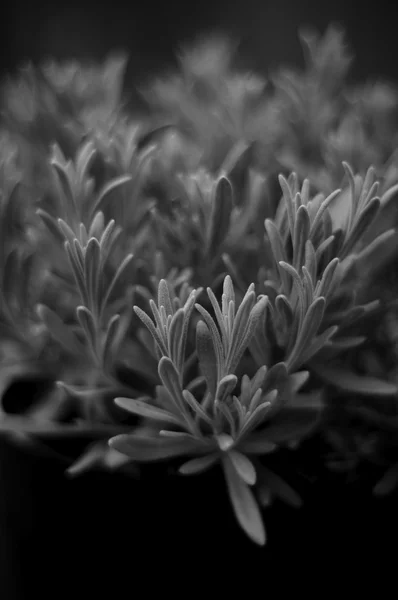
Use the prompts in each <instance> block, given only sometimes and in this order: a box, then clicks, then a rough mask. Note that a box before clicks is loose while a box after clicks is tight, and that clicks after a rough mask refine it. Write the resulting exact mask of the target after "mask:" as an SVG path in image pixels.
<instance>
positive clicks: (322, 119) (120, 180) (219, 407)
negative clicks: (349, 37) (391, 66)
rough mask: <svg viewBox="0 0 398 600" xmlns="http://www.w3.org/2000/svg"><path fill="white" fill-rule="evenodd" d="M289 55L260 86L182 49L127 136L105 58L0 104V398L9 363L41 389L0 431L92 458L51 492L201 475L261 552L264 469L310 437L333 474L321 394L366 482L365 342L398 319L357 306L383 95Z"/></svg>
mask: <svg viewBox="0 0 398 600" xmlns="http://www.w3.org/2000/svg"><path fill="white" fill-rule="evenodd" d="M302 41H303V45H304V48H305V49H306V53H307V54H306V56H307V62H306V66H305V69H304V71H303V73H290V74H289V73H287V72H286V71H283V72H280V73H279V74H274V75H272V77H271V80H272V85H268V84H266V82H265V80H263V79H260V78H257V77H256V76H253V75H251V74H245V73H240V72H237V71H236V70H235V69H234V67H233V64H232V61H231V49H232V47H231V45H230V44H229V43H228V42H227V41H226V40H219V41H217V40H212V41H211V42H208V43H204V44H200V45H198V46H197V47H196V48H194V49H191V51H189V52H188V53H185V55H184V56H183V57H182V58H181V62H180V71H181V72H180V73H178V74H177V75H175V76H173V77H171V76H169V78H166V79H164V80H163V81H159V80H158V81H157V82H155V83H154V84H153V85H152V86H149V87H148V89H147V93H146V97H147V99H148V104H149V106H150V110H149V113H148V115H147V116H146V117H145V118H144V117H142V118H138V117H137V115H131V114H129V113H128V111H127V110H126V109H125V106H124V103H123V98H122V94H121V89H122V73H123V68H124V65H125V59H124V58H121V59H114V60H113V59H110V60H109V61H108V62H107V63H106V64H105V66H102V67H98V68H93V69H88V70H87V69H86V70H85V69H83V68H81V67H79V66H78V65H76V64H72V65H64V66H61V65H56V64H55V63H51V64H50V65H46V66H44V67H42V68H40V69H36V68H33V67H32V68H31V69H30V70H28V71H27V72H26V73H25V75H24V77H22V81H20V82H19V85H20V87H19V89H18V87H17V86H14V85H12V84H11V83H9V84H7V86H6V87H5V91H4V94H3V98H5V100H3V104H4V106H5V111H3V112H5V116H6V119H5V120H4V127H5V134H4V136H2V138H1V141H2V148H4V150H5V151H4V157H2V161H1V164H2V171H1V182H0V185H1V207H0V208H1V217H0V218H1V221H0V225H1V228H2V235H1V257H0V274H1V313H0V316H1V324H2V340H1V344H0V350H1V354H0V356H1V371H2V375H1V376H2V380H3V383H2V390H4V389H5V388H6V387H7V385H8V383H9V382H10V377H12V376H14V374H15V373H14V371H12V372H11V374H10V372H9V371H8V370H7V369H8V366H7V365H8V361H9V359H10V356H12V357H13V363H14V365H15V364H16V365H18V369H22V370H23V368H25V367H23V368H22V365H24V364H26V365H27V367H26V369H27V370H29V369H30V370H31V369H32V368H33V366H35V368H38V369H40V370H41V371H47V372H48V373H49V374H50V375H51V377H52V379H53V381H54V386H53V387H52V389H51V392H50V393H48V394H47V395H46V397H45V398H42V399H41V401H40V402H39V403H38V404H37V405H35V406H32V407H30V408H29V410H28V411H27V412H26V413H25V414H23V415H18V416H16V415H13V414H9V413H7V411H6V410H3V411H2V413H1V414H0V429H1V430H2V431H4V432H8V433H12V432H14V433H17V434H18V436H19V439H22V437H24V439H26V437H27V436H28V437H29V439H31V440H37V441H40V442H41V443H43V441H45V443H46V444H47V445H48V446H50V445H51V440H52V439H55V438H57V437H60V436H61V437H64V438H71V439H73V438H76V437H80V438H82V439H84V440H87V445H86V448H85V450H84V451H83V453H82V454H78V455H76V454H74V455H73V456H72V455H71V456H69V457H68V458H69V465H68V472H69V474H70V475H77V474H79V473H83V472H85V471H86V470H87V469H90V468H94V467H98V466H101V467H102V468H108V469H111V470H112V469H124V470H126V471H128V472H135V473H137V465H140V464H141V463H151V462H157V461H160V462H163V463H166V464H170V465H171V466H172V468H173V469H175V470H176V471H177V472H178V473H179V474H181V475H194V474H198V475H199V474H200V473H202V472H203V471H205V470H207V469H210V468H213V467H214V468H219V469H220V470H221V471H222V473H223V475H224V478H225V481H226V488H227V491H228V494H229V498H230V502H231V505H232V508H233V510H234V512H235V515H236V518H237V521H238V523H239V524H240V526H241V527H242V529H243V530H244V531H245V532H246V534H247V535H248V536H249V537H250V538H251V539H252V540H253V541H254V542H256V543H257V544H260V545H262V544H264V543H265V540H266V532H265V527H264V524H263V522H262V517H261V510H260V508H261V506H264V505H267V504H269V502H270V499H271V498H272V497H280V498H282V499H284V500H285V501H287V502H288V503H290V504H293V505H295V506H296V505H299V504H300V498H299V495H298V494H297V492H296V491H295V490H293V489H292V488H291V487H290V484H289V483H288V482H287V481H285V480H284V478H282V477H281V476H280V475H279V474H278V473H277V472H274V470H273V468H271V467H270V463H271V462H272V461H270V455H271V454H275V453H276V452H278V451H279V450H281V449H290V450H291V451H293V450H294V449H295V448H297V447H298V446H299V444H300V443H301V441H302V440H304V439H305V438H307V437H308V438H311V436H312V435H313V433H314V432H315V431H318V432H319V431H321V432H323V435H324V436H325V437H326V439H327V440H328V443H329V444H330V446H331V448H332V452H331V453H332V454H333V453H334V454H333V456H334V459H333V460H331V461H330V462H333V461H334V463H336V462H338V460H336V455H338V456H340V458H341V452H340V450H339V447H340V448H341V447H342V446H343V447H345V442H346V441H347V436H348V435H349V432H347V431H346V430H345V429H344V428H340V429H339V430H338V431H337V434H336V422H337V419H336V410H335V402H334V400H335V392H333V390H335V389H336V388H337V389H338V390H339V393H340V395H341V397H342V400H341V401H340V403H339V405H340V406H341V405H342V404H343V405H344V407H343V411H346V412H345V413H344V414H345V415H346V414H348V413H350V414H351V413H352V411H353V408H354V409H355V410H356V411H357V416H358V418H359V419H361V418H362V421H360V423H361V426H360V429H358V428H357V429H356V430H355V434H360V435H359V439H360V440H361V443H362V441H363V442H364V444H363V448H365V447H367V448H371V450H369V452H368V456H372V458H374V460H375V461H377V458H378V457H380V452H378V449H380V448H381V447H383V448H384V446H383V443H382V442H381V443H380V444H373V445H372V443H368V442H369V441H371V440H370V438H368V437H367V433H366V431H365V432H364V427H363V423H364V421H366V419H368V421H367V422H369V419H370V416H369V405H368V404H366V401H365V399H364V396H366V395H367V396H375V397H377V398H384V399H387V400H388V403H389V407H391V406H393V403H394V402H395V399H396V396H397V393H398V388H397V379H396V375H395V373H396V370H395V373H394V372H393V371H392V369H391V370H389V369H387V368H375V367H374V364H379V363H380V358H379V357H378V356H377V351H376V350H375V349H376V347H377V344H376V343H375V342H374V338H373V333H372V327H374V328H377V331H380V330H381V328H382V327H383V323H384V321H383V318H384V317H383V311H384V313H386V314H388V315H390V317H391V315H392V314H393V312H392V311H393V307H392V303H391V301H390V299H388V300H387V299H386V296H385V290H384V288H383V286H382V285H380V286H379V289H378V290H377V292H376V293H374V291H373V292H372V287H373V286H374V282H375V281H377V280H378V279H377V277H378V273H379V272H381V270H383V269H388V268H390V267H389V265H391V261H393V260H394V257H395V256H396V240H397V236H396V231H395V225H396V216H394V215H395V203H394V198H395V194H396V192H397V174H398V171H397V163H396V152H394V150H395V145H396V144H395V142H396V128H395V129H394V127H393V126H392V124H393V121H394V118H395V92H394V90H392V89H391V90H390V89H389V88H388V91H387V89H386V88H383V87H380V86H376V87H375V88H374V90H373V91H374V94H373V96H372V97H371V98H370V99H369V96H368V95H366V96H365V91H366V90H367V89H368V88H366V87H365V88H356V89H351V88H349V87H348V86H347V85H346V83H345V78H346V72H347V69H348V66H349V63H350V58H349V56H348V54H347V52H346V50H345V48H344V44H343V38H342V35H341V34H340V32H339V31H337V30H336V29H333V28H331V29H329V30H328V31H327V33H326V34H325V36H324V37H323V38H321V39H317V38H316V37H314V36H312V35H309V34H305V35H303V36H302ZM21 85H22V88H21ZM24 90H25V91H24ZM366 94H367V92H366ZM14 97H18V99H19V101H20V105H18V106H25V104H28V105H29V107H30V111H31V112H29V115H28V116H27V115H26V114H25V112H24V111H22V109H21V111H19V112H18V111H15V106H14V105H13V103H12V102H11V99H12V98H14ZM13 107H14V109H13ZM25 108H26V106H25ZM12 109H13V110H12ZM369 118H370V119H371V120H370V121H369ZM43 119H44V121H43ZM44 129H45V131H44ZM347 131H349V132H350V133H349V135H348V134H347ZM381 131H383V132H384V133H383V134H381ZM390 131H391V134H389V135H387V134H386V132H390ZM44 133H45V139H43V138H42V136H43V135H44ZM65 139H67V140H68V143H66V142H65ZM11 148H12V149H14V153H13V157H14V158H13V159H12V160H11V159H9V158H7V157H8V154H9V151H10V149H11ZM2 151H3V150H2ZM36 151H37V152H36ZM371 163H373V164H374V166H371ZM32 165H33V166H32ZM36 169H37V170H36ZM37 173H40V175H41V177H40V179H37V178H36V175H37ZM277 175H279V177H277ZM16 273H17V274H18V277H15V274H16ZM389 344H390V345H389V346H388V344H387V343H386V344H385V346H383V351H385V352H386V353H389V352H392V350H391V343H390V342H389ZM369 345H370V346H371V348H372V361H373V362H369V361H370V359H369V347H370V346H369ZM387 347H388V348H387ZM386 348H387V349H386ZM389 356H391V354H389ZM366 360H367V361H368V362H366V365H367V366H365V367H363V366H362V368H361V366H360V363H361V361H362V363H364V361H366ZM352 397H355V398H359V400H358V401H357V402H356V405H355V406H354V407H353V405H352V402H351V400H350V398H352ZM387 400H386V401H387ZM358 409H359V410H358ZM370 412H371V414H372V415H373V423H374V424H375V423H376V422H377V423H378V424H379V425H380V428H381V429H382V427H383V426H384V425H385V423H386V422H387V421H388V427H389V428H391V427H393V423H395V421H391V420H389V418H384V417H383V418H382V419H381V418H380V411H379V410H376V411H373V412H372V411H370ZM383 419H384V420H383ZM383 424H384V425H383ZM373 427H374V428H375V427H376V425H373ZM365 429H366V428H365ZM373 433H374V430H373V431H372V435H373ZM377 435H378V436H379V437H378V438H377V440H379V439H381V437H380V431H378V433H377ZM372 439H374V437H373V438H372ZM382 439H383V440H385V439H386V438H385V437H383V438H382ZM361 443H360V444H359V446H360V447H361ZM360 450H361V449H360V448H359V449H358V451H356V452H354V453H353V454H355V457H354V458H355V460H360V459H361V451H360ZM387 453H388V452H387ZM72 454H73V453H72ZM391 454H393V452H391ZM271 458H272V457H271ZM355 460H354V462H355ZM351 464H352V461H351ZM383 464H384V463H383ZM140 468H143V467H142V466H141V467H140ZM393 473H396V468H395V467H393ZM388 477H389V475H388ZM381 487H383V484H381Z"/></svg>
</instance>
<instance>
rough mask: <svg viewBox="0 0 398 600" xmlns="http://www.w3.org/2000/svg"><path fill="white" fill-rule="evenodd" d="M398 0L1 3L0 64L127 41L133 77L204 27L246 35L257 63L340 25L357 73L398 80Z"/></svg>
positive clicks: (296, 50)
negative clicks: (302, 33)
mask: <svg viewBox="0 0 398 600" xmlns="http://www.w3.org/2000/svg"><path fill="white" fill-rule="evenodd" d="M396 5H397V2H396V1H394V0H392V1H390V2H388V1H386V0H381V1H378V2H373V3H372V2H359V1H354V2H352V1H351V2H350V1H349V0H346V1H345V2H342V1H340V0H335V1H334V2H325V1H324V0H321V1H314V0H311V1H300V0H245V1H243V0H237V1H234V0H229V1H226V0H219V1H217V0H213V1H211V0H201V1H197V2H192V1H185V2H183V1H182V0H178V1H170V0H169V1H166V0H163V1H160V0H157V1H154V0H146V1H140V2H137V1H136V0H132V1H131V0H130V1H128V0H125V1H124V2H123V1H122V0H112V1H107V2H103V3H101V2H89V1H87V0H82V1H81V2H76V1H75V0H74V1H72V2H57V1H49V0H46V1H43V0H42V1H41V2H34V1H32V2H27V1H26V0H25V1H24V0H13V1H12V2H8V3H7V6H6V7H4V8H2V11H3V15H4V16H3V18H2V19H0V27H1V32H0V43H1V45H2V46H3V50H2V52H0V69H1V71H3V73H4V72H5V71H9V70H10V69H11V70H12V69H14V68H15V66H16V65H18V64H20V63H21V61H24V60H26V59H32V60H34V61H37V60H39V59H40V58H43V57H45V56H48V55H51V56H54V57H56V58H67V57H71V56H74V57H90V58H102V57H104V56H105V55H106V54H107V53H108V52H109V51H110V50H112V49H118V48H122V49H125V50H127V51H128V53H129V55H130V63H129V71H128V76H129V77H131V81H136V80H141V79H143V78H146V77H147V76H148V75H150V74H151V73H154V72H157V71H159V70H160V69H162V67H164V66H167V65H170V64H172V62H173V59H174V56H175V50H176V49H177V47H178V44H180V43H181V42H184V41H189V40H192V39H194V38H195V36H196V35H198V34H201V33H203V32H206V31H214V30H216V31H226V32H232V33H234V34H236V35H237V36H238V37H239V39H240V41H241V48H240V54H241V55H242V56H243V57H245V58H246V59H247V62H248V63H249V64H250V66H252V67H253V68H257V69H260V70H264V69H267V68H268V67H270V66H271V67H272V66H275V65H279V64H281V63H285V64H286V63H288V64H300V63H301V60H302V57H301V50H300V46H299V42H298V39H297V29H298V27H300V26H302V25H312V26H315V27H316V28H317V29H318V30H319V31H320V32H323V31H324V30H325V28H326V26H327V25H328V24H329V23H330V22H331V21H333V22H337V23H339V24H340V25H342V26H343V27H344V28H345V30H346V32H347V39H348V42H349V43H350V45H351V48H352V50H353V52H354V53H355V55H356V61H355V63H354V68H353V71H352V76H353V77H354V78H360V79H363V78H366V77H368V76H369V77H372V78H376V77H377V78H388V79H393V80H395V81H398V36H397V27H396V18H395V17H396V14H395V13H396V12H397V8H396Z"/></svg>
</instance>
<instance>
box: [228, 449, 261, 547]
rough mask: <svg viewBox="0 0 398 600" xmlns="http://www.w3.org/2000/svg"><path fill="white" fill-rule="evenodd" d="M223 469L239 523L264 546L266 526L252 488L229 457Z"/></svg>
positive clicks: (251, 537)
mask: <svg viewBox="0 0 398 600" xmlns="http://www.w3.org/2000/svg"><path fill="white" fill-rule="evenodd" d="M223 467H224V473H225V478H226V482H227V487H228V492H229V497H230V500H231V504H232V507H233V509H234V513H235V516H236V518H237V520H238V523H239V524H240V526H241V527H242V529H243V530H244V532H245V533H246V534H247V535H248V536H249V538H250V539H251V540H253V541H254V542H255V543H256V544H259V545H260V546H264V544H265V541H266V534H265V529H264V524H263V521H262V518H261V513H260V509H259V507H258V505H257V503H256V501H255V499H254V496H253V494H252V492H251V491H250V488H249V487H248V486H247V484H246V483H244V482H243V481H242V479H241V477H240V476H239V475H238V474H237V472H236V469H235V467H234V465H233V464H232V462H231V459H230V458H229V456H228V455H226V456H225V457H224V458H223Z"/></svg>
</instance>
